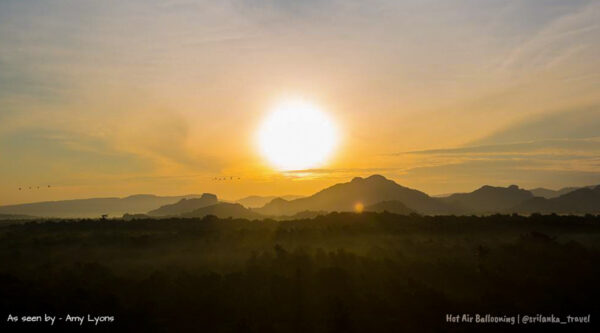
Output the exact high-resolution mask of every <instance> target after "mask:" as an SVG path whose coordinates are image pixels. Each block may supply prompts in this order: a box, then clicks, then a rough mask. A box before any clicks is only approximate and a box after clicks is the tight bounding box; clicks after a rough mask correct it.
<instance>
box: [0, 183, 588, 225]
mask: <svg viewBox="0 0 600 333" xmlns="http://www.w3.org/2000/svg"><path fill="white" fill-rule="evenodd" d="M541 190H542V189H535V190H525V189H522V188H519V187H518V186H517V185H511V186H508V187H494V186H488V185H485V186H482V187H481V188H479V189H477V190H475V191H473V192H469V193H455V194H451V195H448V196H444V197H431V196H429V195H427V194H426V193H424V192H421V191H418V190H415V189H411V188H408V187H404V186H402V185H399V184H397V183H396V182H394V181H392V180H390V179H387V178H385V177H383V176H380V175H373V176H370V177H367V178H361V177H356V178H354V179H352V180H351V181H349V182H346V183H339V184H335V185H333V186H331V187H328V188H325V189H323V190H321V191H319V192H317V193H315V194H313V195H310V196H307V197H287V198H280V197H274V198H273V199H271V198H269V197H258V196H252V197H246V198H243V199H240V200H238V202H236V203H231V202H223V201H219V199H218V198H217V196H216V195H214V194H210V193H204V194H202V195H187V196H181V197H159V196H154V195H134V196H130V197H126V198H95V199H81V200H66V201H54V202H39V203H30V204H21V205H11V206H0V214H7V215H30V216H38V217H66V218H70V217H99V216H100V215H102V214H110V215H111V216H114V215H118V216H121V215H123V214H124V213H128V214H127V215H126V216H125V217H126V218H144V217H153V218H161V217H203V216H206V215H215V216H218V217H222V218H227V217H234V218H246V219H261V218H274V219H279V220H283V219H285V220H288V219H296V218H310V217H314V216H317V215H322V214H326V213H328V212H333V211H360V210H364V211H373V212H383V211H388V212H391V213H396V214H411V213H417V214H424V215H440V214H441V215H446V214H455V215H464V214H469V215H471V214H494V213H522V214H531V213H536V212H538V213H559V214H569V213H573V214H587V213H591V214H598V213H600V186H587V187H581V188H569V190H568V191H567V190H566V189H561V190H559V191H555V192H560V191H565V193H563V194H559V193H551V192H547V191H552V190H546V192H544V196H540V195H536V193H538V194H540V193H541V192H540V191H541ZM543 190H545V189H543ZM268 199H271V200H270V201H268V202H266V201H267V200H268ZM240 202H245V203H246V204H247V206H246V205H243V204H241V203H240ZM262 202H266V203H265V204H263V205H262V206H260V205H259V204H260V203H262ZM357 207H361V209H357Z"/></svg>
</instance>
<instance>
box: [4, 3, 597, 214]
mask: <svg viewBox="0 0 600 333" xmlns="http://www.w3.org/2000/svg"><path fill="white" fill-rule="evenodd" d="M599 28H600V2H598V1H579V0H572V1H563V0H536V1H533V0H532V1H512V0H487V1H480V0H462V1H459V0H406V1H404V0H373V1H353V0H349V1H340V0H335V1H327V0H307V1H292V0H283V1H276V0H222V1H191V0H190V1H188V0H173V1H154V0H143V1H142V0H131V1H113V0H103V1H81V0H52V1H47V0H46V1H36V0H28V1H22V0H3V1H1V2H0V205H2V204H13V203H23V202H33V201H42V200H60V199H71V198H87V197H99V196H102V197H107V196H110V197H113V196H126V195H130V194H135V193H153V194H158V195H176V194H188V193H203V192H211V193H215V194H217V195H218V196H219V197H222V198H225V199H236V198H240V197H243V196H246V195H250V194H258V195H284V194H300V195H306V194H311V193H313V192H315V191H317V190H320V189H322V188H323V187H325V186H329V185H332V184H334V183H338V182H342V181H348V180H350V179H351V178H352V177H355V176H368V175H370V174H375V173H377V174H382V175H384V176H386V177H388V178H391V179H393V180H395V181H396V182H398V183H400V184H402V185H405V186H409V187H413V188H417V189H419V190H422V191H425V192H427V193H429V194H441V193H449V192H461V191H472V190H474V189H476V188H478V187H480V186H481V185H484V184H490V185H497V186H507V185H510V184H518V185H519V186H521V187H525V188H534V187H539V186H543V187H548V188H560V187H563V186H582V185H591V184H600V89H599V87H600V60H599V59H600V29H599ZM288 98H301V99H304V100H307V101H310V102H311V103H313V104H315V105H318V106H319V107H320V108H321V109H322V110H323V111H324V112H326V113H327V114H328V115H329V116H330V117H331V118H332V119H334V120H335V123H336V125H337V126H338V127H339V132H340V133H341V134H340V138H339V144H338V148H337V149H336V151H335V153H334V154H333V155H332V156H331V158H330V159H329V160H328V161H327V163H325V164H324V165H320V166H318V167H316V168H314V169H311V170H296V171H288V172H281V171H278V170H275V169H274V168H272V167H271V166H270V165H269V164H268V163H267V162H266V161H265V159H264V158H263V157H261V155H260V154H259V153H258V151H257V150H258V149H257V148H256V144H255V142H256V140H255V137H256V135H257V134H256V131H257V129H258V128H259V127H260V123H261V120H262V119H264V118H265V116H266V115H267V113H268V111H269V110H270V109H271V108H272V106H273V105H275V104H277V103H278V102H280V101H281V100H285V99H288ZM215 177H234V180H229V181H215V180H213V179H214V178H215ZM238 178H239V179H238ZM230 179H231V178H230ZM48 185H50V187H48ZM30 186H31V187H32V190H29V189H28V188H29V187H30ZM37 186H40V189H39V190H38V189H37ZM19 187H21V188H22V190H21V191H19V190H18V189H19Z"/></svg>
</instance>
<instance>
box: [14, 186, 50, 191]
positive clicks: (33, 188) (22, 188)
mask: <svg viewBox="0 0 600 333" xmlns="http://www.w3.org/2000/svg"><path fill="white" fill-rule="evenodd" d="M50 187H51V186H50V185H47V188H50ZM40 188H44V186H29V187H19V191H22V190H36V189H37V190H39V189H40Z"/></svg>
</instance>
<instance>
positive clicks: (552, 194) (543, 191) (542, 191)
mask: <svg viewBox="0 0 600 333" xmlns="http://www.w3.org/2000/svg"><path fill="white" fill-rule="evenodd" d="M586 187H588V188H593V187H594V186H586ZM580 188H581V187H563V188H561V189H560V190H551V189H547V188H543V187H538V188H534V189H531V190H529V192H531V193H533V195H534V196H536V197H542V198H546V199H552V198H557V197H560V196H561V195H563V194H567V193H569V192H573V191H575V190H578V189H580Z"/></svg>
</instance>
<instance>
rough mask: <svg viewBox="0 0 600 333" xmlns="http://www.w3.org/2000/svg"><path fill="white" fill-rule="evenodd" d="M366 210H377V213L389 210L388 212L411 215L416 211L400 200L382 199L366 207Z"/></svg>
mask: <svg viewBox="0 0 600 333" xmlns="http://www.w3.org/2000/svg"><path fill="white" fill-rule="evenodd" d="M364 210H365V211H366V212H376V213H381V212H388V213H394V214H400V215H409V214H411V213H414V211H413V210H412V209H410V208H408V207H406V205H404V204H403V203H402V202H400V201H382V202H378V203H376V204H373V205H370V206H367V207H365V209H364Z"/></svg>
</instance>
